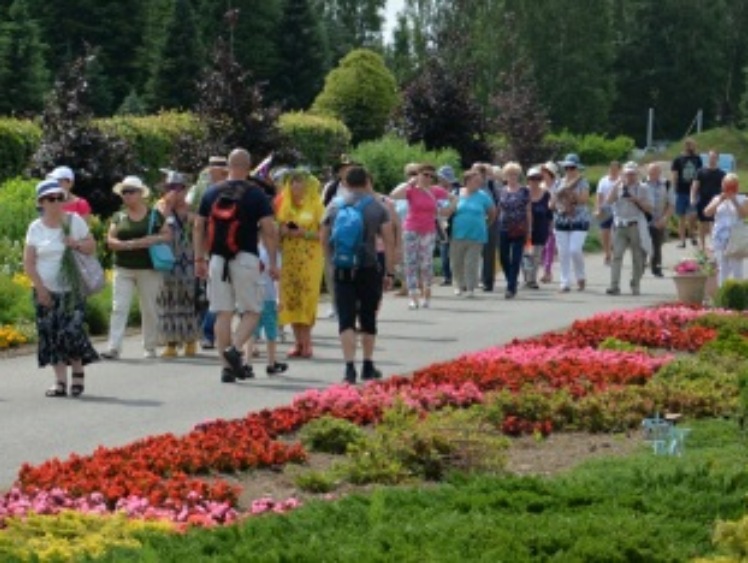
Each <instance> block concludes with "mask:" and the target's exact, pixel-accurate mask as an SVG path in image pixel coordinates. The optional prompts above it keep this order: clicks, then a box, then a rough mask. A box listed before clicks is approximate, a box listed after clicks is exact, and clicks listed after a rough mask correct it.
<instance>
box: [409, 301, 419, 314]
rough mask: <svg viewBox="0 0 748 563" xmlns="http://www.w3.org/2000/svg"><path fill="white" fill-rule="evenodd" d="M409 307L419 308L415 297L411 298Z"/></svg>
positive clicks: (411, 308)
mask: <svg viewBox="0 0 748 563" xmlns="http://www.w3.org/2000/svg"><path fill="white" fill-rule="evenodd" d="M408 309H410V310H411V311H413V310H415V309H418V301H416V300H415V299H411V300H410V302H409V303H408Z"/></svg>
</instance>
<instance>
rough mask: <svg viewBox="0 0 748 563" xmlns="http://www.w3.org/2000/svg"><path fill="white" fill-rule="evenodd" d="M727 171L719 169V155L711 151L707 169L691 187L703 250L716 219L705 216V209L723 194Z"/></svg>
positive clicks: (698, 175)
mask: <svg viewBox="0 0 748 563" xmlns="http://www.w3.org/2000/svg"><path fill="white" fill-rule="evenodd" d="M724 177H725V171H724V170H722V169H721V168H720V167H719V153H718V152H717V151H714V150H710V151H709V160H708V161H707V165H706V168H702V169H701V170H699V171H698V172H697V173H696V178H695V179H694V181H693V184H692V186H691V204H692V205H694V206H696V216H697V217H698V219H699V243H700V244H701V249H702V250H704V251H706V235H707V234H708V233H709V231H710V230H711V228H712V223H714V217H707V216H706V215H704V209H705V208H706V206H707V205H709V204H710V203H711V201H712V200H713V199H714V198H715V197H717V196H718V195H719V194H720V193H722V179H723V178H724Z"/></svg>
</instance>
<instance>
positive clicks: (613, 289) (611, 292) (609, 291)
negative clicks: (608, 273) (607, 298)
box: [605, 287, 621, 295]
mask: <svg viewBox="0 0 748 563" xmlns="http://www.w3.org/2000/svg"><path fill="white" fill-rule="evenodd" d="M605 293H607V294H608V295H621V290H620V289H618V288H617V287H609V288H608V289H606V290H605Z"/></svg>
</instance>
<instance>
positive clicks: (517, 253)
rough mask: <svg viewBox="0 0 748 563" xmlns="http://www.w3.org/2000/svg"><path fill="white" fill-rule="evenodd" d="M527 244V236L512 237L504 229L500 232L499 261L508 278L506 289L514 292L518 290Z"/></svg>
mask: <svg viewBox="0 0 748 563" xmlns="http://www.w3.org/2000/svg"><path fill="white" fill-rule="evenodd" d="M524 246H525V238H524V237H518V238H510V237H509V235H508V234H507V233H506V232H504V231H502V232H501V233H499V261H500V262H501V269H502V270H504V277H505V278H506V289H507V291H511V292H512V293H516V292H517V278H519V270H520V268H521V267H522V250H523V248H524Z"/></svg>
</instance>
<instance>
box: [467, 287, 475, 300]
mask: <svg viewBox="0 0 748 563" xmlns="http://www.w3.org/2000/svg"><path fill="white" fill-rule="evenodd" d="M465 299H475V291H473V290H472V289H471V290H470V291H466V292H465Z"/></svg>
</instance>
